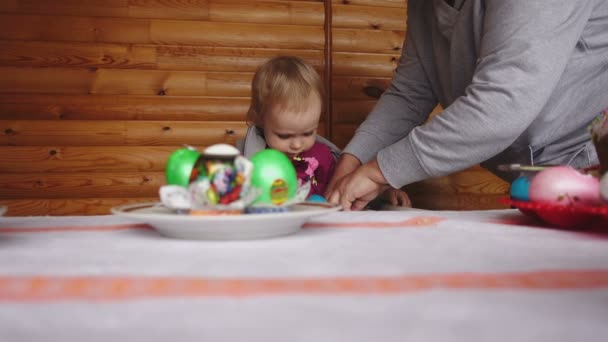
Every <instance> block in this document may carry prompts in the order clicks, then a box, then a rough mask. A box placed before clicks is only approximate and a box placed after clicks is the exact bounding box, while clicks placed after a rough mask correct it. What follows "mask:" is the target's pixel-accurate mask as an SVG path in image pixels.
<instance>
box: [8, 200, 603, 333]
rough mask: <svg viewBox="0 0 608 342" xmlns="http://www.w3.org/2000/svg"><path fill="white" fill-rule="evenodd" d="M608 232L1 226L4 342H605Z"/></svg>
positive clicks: (469, 222) (436, 214)
mask: <svg viewBox="0 0 608 342" xmlns="http://www.w3.org/2000/svg"><path fill="white" fill-rule="evenodd" d="M606 336H608V229H607V230H606V232H602V231H597V230H596V231H587V232H584V231H567V230H559V229H553V228H546V227H541V226H538V225H537V224H536V223H535V222H534V221H530V219H528V218H526V217H524V216H523V215H521V214H520V213H519V212H517V211H515V210H497V211H472V212H448V211H422V210H407V211H362V212H350V213H347V212H335V213H331V214H327V215H323V216H319V217H316V218H313V219H311V220H310V221H309V222H308V223H307V224H306V225H305V226H304V228H303V229H302V230H301V231H300V232H298V233H297V234H295V235H290V236H285V237H280V238H274V239H267V240H253V241H224V242H222V241H189V240H174V239H168V238H165V237H162V236H160V235H159V234H158V233H157V232H156V231H155V230H153V229H151V228H150V227H149V226H147V225H145V224H139V223H137V222H132V221H128V220H126V219H124V218H121V217H118V216H93V217H90V216H89V217H21V218H11V217H4V218H0V340H1V341H104V342H105V341H126V340H128V341H144V340H145V341H148V342H150V341H169V340H171V339H172V340H175V341H197V342H198V341H552V342H555V341H605V339H606Z"/></svg>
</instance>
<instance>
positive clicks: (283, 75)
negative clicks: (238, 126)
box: [247, 56, 324, 126]
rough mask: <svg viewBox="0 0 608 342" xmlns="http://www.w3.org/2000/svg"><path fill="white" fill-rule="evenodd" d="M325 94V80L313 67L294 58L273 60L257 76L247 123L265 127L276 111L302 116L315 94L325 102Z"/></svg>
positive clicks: (258, 70)
mask: <svg viewBox="0 0 608 342" xmlns="http://www.w3.org/2000/svg"><path fill="white" fill-rule="evenodd" d="M323 93H324V90H323V83H322V82H321V78H320V77H319V74H317V72H316V71H315V69H314V68H313V67H312V66H311V65H310V64H308V63H306V62H305V61H304V60H302V59H301V58H299V57H294V56H278V57H274V58H271V59H270V60H268V61H267V62H266V63H264V64H262V65H261V66H260V67H259V68H258V69H257V70H256V72H255V75H254V76H253V81H252V82H251V105H250V106H249V110H248V111H247V121H248V122H249V123H250V124H254V125H257V126H261V124H262V122H263V118H264V116H265V115H268V114H270V113H271V112H272V110H273V109H275V108H276V107H279V108H282V109H287V110H293V111H296V112H302V111H304V110H306V109H307V107H308V105H309V103H310V102H309V101H310V97H311V96H312V95H313V94H316V95H317V96H318V97H319V101H323Z"/></svg>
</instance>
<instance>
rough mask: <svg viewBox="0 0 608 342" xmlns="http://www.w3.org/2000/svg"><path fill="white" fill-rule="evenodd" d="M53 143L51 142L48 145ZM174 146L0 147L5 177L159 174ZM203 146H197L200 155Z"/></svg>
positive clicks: (1, 164)
mask: <svg viewBox="0 0 608 342" xmlns="http://www.w3.org/2000/svg"><path fill="white" fill-rule="evenodd" d="M48 142H49V143H52V141H48ZM181 147H182V146H180V145H175V146H83V147H80V146H53V145H50V146H0V171H1V172H4V173H16V174H18V173H21V172H33V173H68V172H76V173H78V172H80V173H84V172H86V173H95V172H160V171H164V169H165V165H166V162H167V160H168V159H169V155H170V154H171V153H172V152H173V151H175V150H177V149H179V148H181ZM204 147H205V146H196V148H197V149H198V150H199V151H201V150H202V149H203V148H204Z"/></svg>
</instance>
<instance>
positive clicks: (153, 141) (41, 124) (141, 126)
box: [0, 120, 247, 146]
mask: <svg viewBox="0 0 608 342" xmlns="http://www.w3.org/2000/svg"><path fill="white" fill-rule="evenodd" d="M246 130H247V125H246V124H245V123H244V122H231V121H228V122H223V121H213V122H196V121H81V120H72V121H67V120H66V121H57V120H0V146H48V145H49V143H52V144H53V145H56V146H125V145H129V146H146V145H147V146H175V145H182V144H189V145H192V146H206V145H210V144H215V143H220V142H223V143H227V144H232V145H234V144H235V142H236V140H237V139H238V138H241V137H243V136H244V135H245V132H246Z"/></svg>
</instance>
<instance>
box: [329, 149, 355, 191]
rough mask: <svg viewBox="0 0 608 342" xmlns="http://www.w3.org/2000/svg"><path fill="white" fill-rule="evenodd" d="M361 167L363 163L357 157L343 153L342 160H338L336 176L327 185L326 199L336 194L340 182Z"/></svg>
mask: <svg viewBox="0 0 608 342" xmlns="http://www.w3.org/2000/svg"><path fill="white" fill-rule="evenodd" d="M359 166H361V161H359V159H358V158H357V157H355V156H353V155H352V154H349V153H343V154H342V155H341V156H340V159H338V163H337V165H336V169H335V170H334V174H333V176H332V177H331V180H330V181H329V184H328V185H327V189H326V190H325V198H329V196H330V195H331V193H332V192H334V188H335V186H336V184H338V181H340V180H341V179H342V178H344V176H346V175H348V174H351V173H353V172H354V171H355V170H356V169H357V168H358V167H359Z"/></svg>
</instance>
